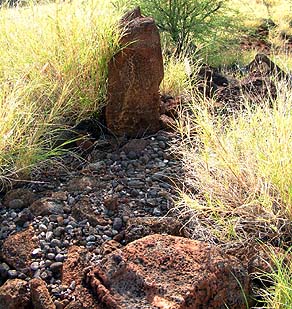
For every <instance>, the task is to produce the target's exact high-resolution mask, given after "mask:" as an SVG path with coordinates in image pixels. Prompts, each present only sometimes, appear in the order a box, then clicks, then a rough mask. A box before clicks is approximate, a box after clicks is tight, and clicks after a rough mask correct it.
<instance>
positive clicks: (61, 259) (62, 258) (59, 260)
mask: <svg viewBox="0 0 292 309" xmlns="http://www.w3.org/2000/svg"><path fill="white" fill-rule="evenodd" d="M64 259H65V257H64V255H63V254H60V253H59V254H57V255H56V257H55V260H56V261H57V262H63V261H64Z"/></svg>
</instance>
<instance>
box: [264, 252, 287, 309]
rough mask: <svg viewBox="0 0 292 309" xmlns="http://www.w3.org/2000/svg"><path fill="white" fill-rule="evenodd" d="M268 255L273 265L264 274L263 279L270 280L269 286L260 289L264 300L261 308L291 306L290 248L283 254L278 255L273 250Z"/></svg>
mask: <svg viewBox="0 0 292 309" xmlns="http://www.w3.org/2000/svg"><path fill="white" fill-rule="evenodd" d="M270 255H271V261H272V263H273V265H274V266H273V267H272V266H271V272H270V273H269V274H264V277H265V280H266V281H267V280H268V281H269V282H270V287H268V288H266V289H262V291H261V292H262V293H261V294H262V295H261V296H262V297H263V300H264V306H263V308H274V309H288V308H292V260H291V248H290V250H288V251H287V254H285V255H282V256H279V254H276V253H274V252H270ZM289 255H290V257H289Z"/></svg>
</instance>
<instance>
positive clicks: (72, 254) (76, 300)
mask: <svg viewBox="0 0 292 309" xmlns="http://www.w3.org/2000/svg"><path fill="white" fill-rule="evenodd" d="M86 254H87V250H86V249H84V248H81V247H78V246H72V247H71V248H70V249H69V251H68V258H67V260H66V262H65V263H64V267H63V276H62V284H63V285H67V286H70V285H71V284H72V282H74V285H75V288H74V291H73V293H72V295H71V299H72V300H71V302H70V303H69V304H68V305H67V306H66V309H68V308H70V309H91V308H92V309H93V308H94V309H99V305H98V303H97V300H96V299H95V298H94V297H93V296H92V295H91V294H90V293H89V291H88V289H86V288H85V287H84V285H83V277H84V269H85V267H87V266H88V261H86Z"/></svg>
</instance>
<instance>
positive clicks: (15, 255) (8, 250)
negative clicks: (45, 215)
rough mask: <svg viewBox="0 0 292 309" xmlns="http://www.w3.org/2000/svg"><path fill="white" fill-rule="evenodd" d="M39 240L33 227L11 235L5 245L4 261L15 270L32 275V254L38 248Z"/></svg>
mask: <svg viewBox="0 0 292 309" xmlns="http://www.w3.org/2000/svg"><path fill="white" fill-rule="evenodd" d="M38 247H39V244H38V239H37V237H36V235H35V233H34V229H33V227H31V226H30V227H29V228H28V229H26V230H24V231H21V232H18V233H16V234H13V235H10V236H9V237H8V238H7V239H6V240H5V241H4V243H3V246H2V250H1V256H2V259H3V260H4V261H5V262H6V263H7V264H8V265H10V266H12V267H13V268H15V269H17V270H19V271H21V272H24V273H30V264H31V262H32V260H31V253H32V251H33V250H34V249H36V248H38Z"/></svg>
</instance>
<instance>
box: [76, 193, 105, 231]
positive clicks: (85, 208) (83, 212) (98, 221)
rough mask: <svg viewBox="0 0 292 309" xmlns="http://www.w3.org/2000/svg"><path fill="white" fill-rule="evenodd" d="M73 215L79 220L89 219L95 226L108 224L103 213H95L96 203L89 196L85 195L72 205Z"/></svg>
mask: <svg viewBox="0 0 292 309" xmlns="http://www.w3.org/2000/svg"><path fill="white" fill-rule="evenodd" d="M72 216H73V217H74V218H75V219H76V220H78V221H82V220H87V221H88V222H89V223H90V224H91V225H93V226H95V225H107V224H108V221H107V220H105V219H104V218H103V216H102V215H100V214H96V213H94V205H92V203H91V202H90V201H89V198H88V197H84V198H83V199H82V200H80V201H79V202H78V203H76V204H75V205H74V206H73V207H72Z"/></svg>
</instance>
